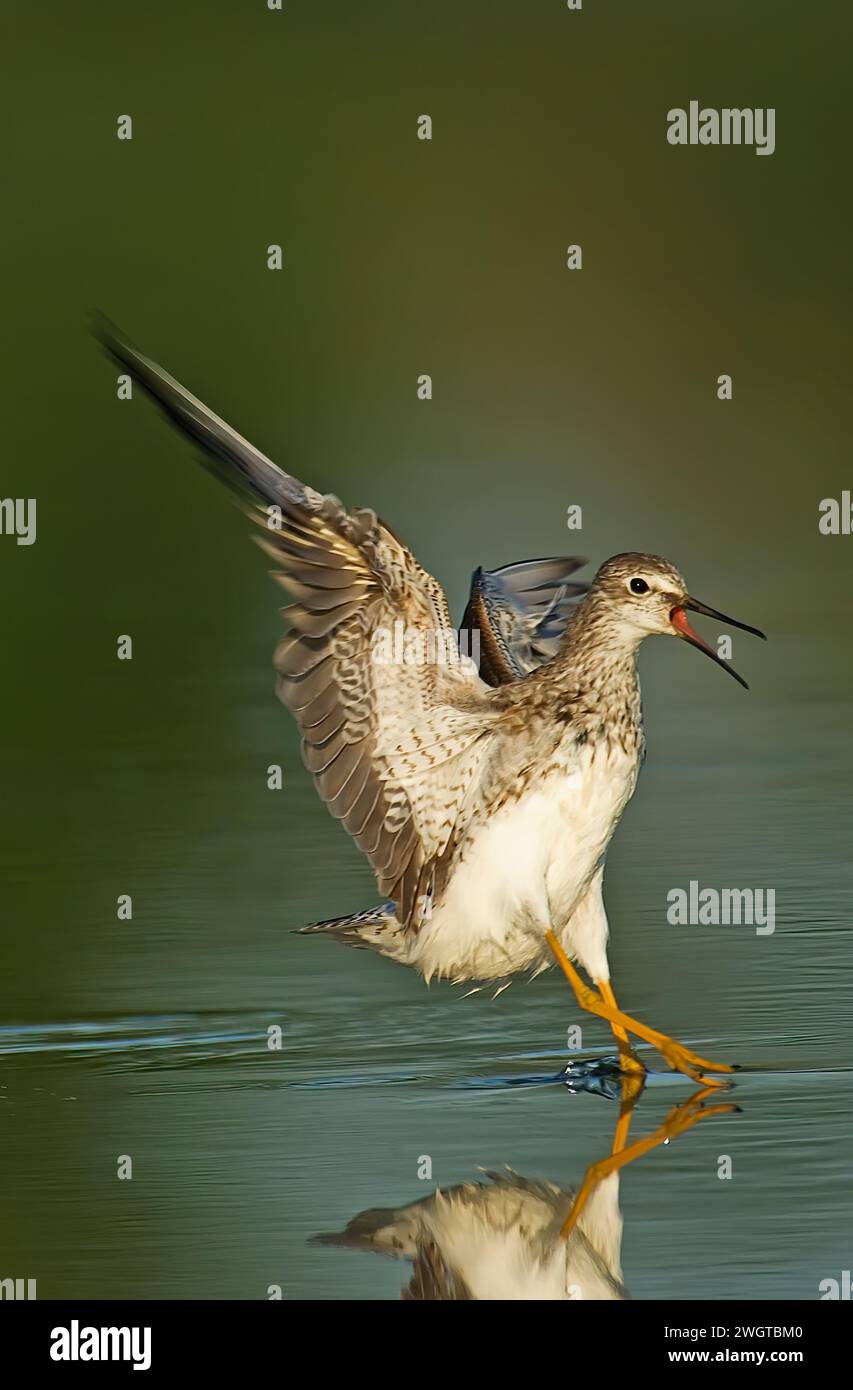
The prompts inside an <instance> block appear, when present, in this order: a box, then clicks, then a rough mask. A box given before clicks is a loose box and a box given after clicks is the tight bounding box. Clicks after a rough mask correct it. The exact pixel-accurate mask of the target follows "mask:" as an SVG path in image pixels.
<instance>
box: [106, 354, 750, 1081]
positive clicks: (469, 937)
mask: <svg viewBox="0 0 853 1390" xmlns="http://www.w3.org/2000/svg"><path fill="white" fill-rule="evenodd" d="M101 336H102V340H103V341H104V343H105V345H106V347H107V348H108V350H109V351H110V352H111V354H112V355H113V357H114V358H115V359H116V360H117V361H118V362H120V363H121V365H122V366H123V367H124V368H125V369H127V370H129V371H130V372H131V373H132V374H133V376H134V377H135V379H136V380H137V381H138V382H139V383H140V384H141V385H142V386H143V387H144V388H145V390H146V391H147V392H148V393H149V395H151V396H152V397H153V399H154V400H155V401H156V402H157V403H158V404H159V405H160V406H161V408H162V409H163V410H164V411H165V412H166V414H167V415H168V416H169V417H170V418H171V419H172V420H173V421H174V422H175V423H176V424H177V425H178V426H179V427H180V428H181V429H182V430H183V431H184V432H185V433H186V434H188V435H189V436H190V437H191V438H192V439H194V440H195V441H196V442H197V443H199V444H200V445H201V446H202V448H203V450H204V453H203V459H204V462H205V463H206V464H207V465H208V467H210V468H211V469H212V471H214V472H215V473H217V474H218V475H219V476H220V477H222V478H223V479H224V480H225V481H226V482H227V483H228V484H229V485H230V486H231V487H234V488H236V489H237V491H238V492H240V493H241V494H242V496H243V499H244V503H245V506H246V508H247V510H248V512H249V514H250V516H251V517H252V518H253V520H254V521H255V522H256V524H257V525H258V527H259V537H258V539H259V541H260V543H261V545H262V547H263V549H264V550H265V551H266V553H267V554H268V555H269V556H270V557H271V558H272V559H273V560H274V562H275V564H276V567H277V569H276V578H277V579H278V580H279V582H280V583H282V584H283V585H284V586H285V588H286V589H287V590H288V591H289V593H290V594H291V596H292V598H293V600H294V601H293V603H292V604H291V606H290V607H289V608H287V610H286V616H287V619H288V622H289V625H290V632H289V633H288V635H287V636H286V637H285V638H284V639H283V641H282V642H281V643H280V645H279V647H278V649H277V651H276V656H275V666H276V670H277V673H278V684H277V689H278V694H279V697H280V698H281V699H282V701H283V702H284V703H285V704H286V705H287V707H288V708H289V709H290V710H291V712H292V713H293V715H294V717H295V719H296V721H297V724H298V726H299V728H300V731H301V734H302V747H303V755H304V759H305V763H306V766H307V767H308V769H309V771H310V772H311V773H312V775H313V777H314V781H315V784H316V786H317V788H318V791H319V792H320V795H321V796H322V798H323V800H324V801H325V802H326V804H327V806H328V807H329V810H330V811H331V812H332V814H333V815H334V816H335V817H337V818H338V819H339V820H341V821H342V822H343V824H344V825H345V826H346V828H347V830H348V831H349V833H350V834H351V835H352V837H353V839H354V840H355V842H356V844H358V846H359V847H360V849H361V850H362V851H363V853H364V854H365V855H366V857H367V859H368V860H369V862H370V864H371V866H372V868H373V870H374V873H375V875H376V880H377V883H378V886H379V890H380V892H381V893H382V894H384V895H385V896H386V897H387V898H388V899H389V900H390V906H389V908H386V909H377V911H376V912H375V913H374V914H373V915H372V916H371V918H370V920H369V921H367V922H365V921H364V920H363V917H362V916H361V915H359V917H358V919H345V921H344V923H340V922H339V923H336V924H334V925H333V928H332V929H333V930H335V931H336V932H337V934H339V935H341V936H342V937H343V938H344V939H352V938H353V937H356V938H357V939H358V941H359V943H360V944H365V945H369V946H372V947H374V948H375V949H377V950H379V951H380V952H381V953H382V954H385V955H388V956H391V957H392V958H393V959H395V960H398V961H401V962H403V963H405V964H409V965H412V966H414V967H415V968H416V969H418V970H419V971H420V972H421V973H422V974H423V975H424V976H425V978H427V979H429V978H430V977H431V976H433V975H445V976H448V977H450V978H452V979H454V980H459V981H462V980H500V979H503V978H506V977H507V976H509V975H512V974H514V973H515V972H517V971H519V970H523V969H526V968H530V969H532V970H533V971H534V972H537V971H539V970H541V969H544V968H545V967H546V965H547V964H549V963H550V959H551V957H550V952H551V951H552V950H553V951H554V952H556V953H557V954H558V958H559V959H560V961H561V964H562V965H563V969H564V970H566V972H567V973H568V974H569V977H570V979H571V981H572V985H573V988H574V990H575V993H576V995H577V997H578V999H579V1001H580V1002H581V1004H582V1006H583V1007H584V1008H587V1009H590V1011H592V1012H595V1013H598V1014H599V1016H601V1017H602V1018H606V1019H607V1020H608V1021H609V1022H610V1023H611V1025H612V1026H613V1028H614V1032H615V1033H616V1036H617V1039H619V1041H620V1050H621V1051H622V1054H623V1060H624V1062H625V1064H626V1065H636V1062H635V1059H633V1056H632V1054H630V1049H628V1047H627V1038H626V1037H625V1033H626V1030H627V1031H631V1032H634V1033H638V1034H639V1036H641V1037H644V1038H646V1039H647V1040H649V1041H653V1042H654V1044H655V1046H658V1047H659V1048H660V1050H661V1051H662V1052H663V1053H664V1055H665V1056H666V1057H667V1059H668V1060H669V1061H670V1062H671V1063H672V1065H675V1066H680V1067H681V1069H682V1070H685V1071H687V1072H688V1074H691V1075H697V1076H698V1075H699V1071H698V1069H697V1063H701V1061H702V1059H697V1058H695V1054H690V1053H688V1052H687V1051H686V1050H685V1049H682V1048H680V1045H678V1044H675V1043H673V1042H672V1040H671V1039H668V1038H666V1037H665V1035H662V1034H657V1033H654V1032H653V1031H652V1030H650V1029H648V1028H645V1027H644V1025H638V1024H637V1021H636V1020H634V1019H631V1018H630V1017H629V1016H628V1015H625V1014H623V1013H622V1011H621V1010H619V1009H618V1007H617V1006H616V1004H615V1000H613V998H612V991H611V990H610V986H609V969H608V965H607V954H606V942H607V919H606V916H605V913H604V906H603V902H602V898H601V880H602V872H603V864H604V857H605V854H606V850H607V846H608V844H609V841H610V838H611V836H612V834H613V830H614V829H615V826H616V824H617V822H618V820H619V817H620V815H621V813H622V810H623V808H624V806H625V804H626V802H627V801H628V799H629V797H630V796H631V794H632V792H633V790H634V786H635V784H636V779H637V774H638V771H639V766H640V761H641V757H642V750H643V732H642V719H641V709H640V689H639V682H638V679H637V672H636V653H637V649H638V647H639V645H640V642H641V641H642V640H643V638H644V637H646V636H648V635H651V634H653V633H661V634H664V633H666V634H669V635H671V636H679V637H682V638H684V639H686V640H687V641H689V642H691V643H692V644H693V645H697V646H700V647H702V648H703V649H704V650H705V651H706V652H707V653H708V654H709V655H710V656H711V657H712V658H713V659H714V660H715V661H718V664H720V665H724V666H726V663H724V662H721V661H719V658H718V657H717V656H716V653H715V652H714V651H713V650H712V649H710V648H707V647H705V644H704V643H703V642H702V640H701V638H699V637H698V635H697V634H696V633H695V632H694V631H693V629H692V628H691V627H690V626H689V623H688V622H687V618H686V610H687V609H694V610H696V611H699V612H704V613H707V614H709V615H711V616H714V617H717V618H719V619H723V620H724V621H725V622H726V623H727V624H732V625H735V626H738V627H743V626H744V625H743V624H740V623H735V620H733V619H724V618H723V615H722V614H719V613H716V612H715V610H713V609H708V608H706V607H705V606H704V605H701V604H698V603H697V602H696V601H695V600H693V599H691V598H690V596H689V594H688V593H687V590H686V586H685V584H684V580H683V579H682V577H681V575H680V574H679V572H678V571H677V570H676V569H675V568H674V566H672V565H671V564H670V563H669V562H668V561H666V560H663V559H661V558H660V557H658V556H653V555H645V554H641V553H630V554H625V555H618V556H614V557H613V558H612V559H611V560H608V561H607V562H606V563H605V564H604V565H602V566H601V568H600V569H599V571H598V573H597V574H596V576H595V579H594V580H593V582H592V584H591V585H590V586H589V587H588V588H586V586H577V585H569V584H568V583H567V578H568V575H569V574H571V573H572V572H573V570H574V569H575V568H576V567H577V564H578V563H579V562H576V561H571V560H550V561H531V562H525V563H523V564H521V565H517V566H508V567H507V568H506V570H503V571H499V572H497V573H496V574H491V575H485V574H484V573H483V572H482V571H478V572H477V573H476V574H475V576H474V585H473V588H472V596H471V601H470V603H469V608H468V610H467V613H466V620H467V622H468V623H469V624H471V625H474V626H476V627H477V628H478V629H479V632H480V634H481V640H482V645H483V648H484V650H485V652H486V663H485V675H486V676H487V679H484V677H483V673H482V672H479V671H478V670H477V669H476V667H475V666H474V664H473V663H472V662H470V661H468V660H465V659H464V658H462V657H461V656H460V654H459V651H458V649H457V645H456V635H455V633H454V630H453V628H452V626H451V621H450V615H449V611H448V606H447V600H446V598H445V595H444V591H443V590H442V588H441V586H440V585H439V584H438V582H437V581H436V580H435V579H434V578H433V577H432V576H431V575H430V574H428V573H427V572H426V571H425V570H424V569H423V568H422V566H421V565H420V564H419V563H418V562H417V560H416V559H415V557H414V556H413V555H412V553H411V551H410V550H409V549H408V548H407V547H406V546H405V545H404V544H403V542H402V541H401V540H399V538H398V537H397V536H396V535H395V533H394V532H393V531H392V530H391V528H390V527H388V526H387V525H386V524H385V523H384V522H383V521H382V520H381V519H380V518H379V517H377V515H376V513H375V512H374V511H372V510H371V509H369V508H355V509H353V510H352V511H347V510H346V509H345V508H344V506H343V505H342V503H341V502H340V501H339V500H338V499H337V498H336V497H334V496H331V495H323V494H321V493H319V492H316V491H315V490H314V489H313V488H311V487H308V486H306V485H304V484H302V483H300V482H299V481H298V480H297V479H296V478H294V477H292V476H291V475H290V474H288V473H285V472H283V471H282V470H281V469H280V468H278V467H277V466H276V465H275V464H274V463H272V462H271V460H270V459H268V458H266V457H265V456H264V455H263V454H261V453H260V452H259V451H258V450H257V449H255V448H254V447H253V446H252V445H251V444H249V443H248V441H247V440H245V439H244V438H243V437H242V436H240V435H238V434H237V433H236V432H235V431H234V430H232V429H231V428H230V426H228V425H227V424H225V422H224V421H222V420H220V419H219V418H218V417H217V416H216V415H214V414H213V413H212V411H210V410H209V409H208V408H207V407H206V406H205V405H203V404H202V402H201V401H199V400H198V399H197V398H196V397H194V396H192V395H191V394H190V393H189V392H188V391H186V390H185V388H184V387H182V386H181V385H180V384H179V383H178V382H177V381H175V380H174V378H172V377H170V376H169V375H168V374H167V373H165V372H164V371H163V370H162V369H161V368H160V367H158V366H157V365H156V364H155V363H154V362H152V361H151V360H150V359H148V358H146V357H144V356H143V355H142V354H141V353H139V352H138V351H137V350H136V349H135V348H134V347H132V346H131V345H130V344H129V343H128V342H127V341H126V340H125V339H123V338H122V337H121V336H120V335H119V334H117V333H116V332H115V331H114V330H112V329H110V328H108V327H107V328H103V329H102V330H101ZM573 600H577V601H576V602H574V603H573V602H572V601H573ZM747 630H748V631H753V632H754V631H756V629H751V628H750V629H747ZM400 634H402V641H401V642H399V643H398V642H397V637H398V635H400ZM759 635H762V634H759ZM726 669H728V670H730V671H731V668H730V667H728V666H726ZM732 674H734V675H736V673H734V672H732ZM736 679H738V680H741V678H740V677H739V676H737V675H736ZM741 683H742V684H743V683H744V682H742V681H741ZM572 960H575V961H577V962H579V963H580V964H581V965H582V966H583V967H584V968H585V969H586V970H587V972H588V973H589V974H590V976H591V977H592V979H593V980H595V981H596V982H597V984H598V986H599V993H598V994H597V995H596V994H595V993H594V992H593V991H588V990H587V991H586V993H584V990H585V987H584V986H583V984H582V982H581V981H580V977H577V976H576V974H575V972H574V968H573V966H572V965H571V961H572ZM708 1065H711V1064H708Z"/></svg>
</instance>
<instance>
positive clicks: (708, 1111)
mask: <svg viewBox="0 0 853 1390" xmlns="http://www.w3.org/2000/svg"><path fill="white" fill-rule="evenodd" d="M713 1093H714V1087H713V1085H709V1086H706V1087H704V1089H703V1090H701V1091H696V1092H695V1094H694V1095H692V1096H691V1097H690V1098H689V1100H685V1101H682V1103H681V1105H676V1106H675V1107H674V1108H673V1109H672V1110H671V1111H670V1112H669V1114H668V1115H667V1117H666V1119H665V1120H664V1122H663V1124H662V1125H661V1126H660V1128H659V1129H656V1130H655V1131H654V1133H653V1134H649V1135H647V1136H646V1138H645V1139H637V1140H636V1141H635V1143H633V1144H632V1145H631V1146H630V1148H627V1149H626V1148H621V1149H618V1150H617V1149H616V1140H615V1139H614V1147H613V1152H612V1153H611V1155H610V1157H609V1158H603V1159H601V1160H600V1161H599V1162H598V1163H591V1164H590V1166H589V1167H588V1168H587V1170H586V1173H585V1174H584V1179H583V1182H582V1183H581V1185H580V1187H579V1188H578V1191H577V1195H576V1196H575V1199H574V1201H573V1202H572V1209H571V1211H570V1212H569V1214H568V1216H567V1217H566V1220H565V1222H564V1223H563V1228H562V1230H561V1231H560V1235H561V1236H562V1237H563V1239H564V1240H567V1239H568V1237H569V1236H570V1235H571V1233H572V1231H573V1230H574V1229H575V1226H576V1225H577V1223H578V1218H579V1216H580V1214H581V1212H582V1211H583V1209H584V1207H585V1206H586V1204H587V1202H588V1201H589V1198H590V1195H591V1194H592V1193H593V1192H594V1191H595V1189H596V1187H597V1186H598V1184H599V1183H600V1182H602V1181H603V1179H604V1178H606V1177H609V1175H610V1174H611V1173H616V1172H618V1171H619V1169H620V1168H624V1167H626V1166H627V1164H629V1163H633V1162H634V1160H635V1159H637V1158H641V1157H642V1155H643V1154H647V1153H648V1152H649V1151H650V1150H651V1149H656V1148H657V1147H658V1145H659V1144H663V1143H666V1142H667V1141H668V1140H670V1139H676V1138H677V1137H678V1135H679V1134H684V1133H685V1131H686V1130H688V1129H690V1128H691V1126H692V1125H695V1124H696V1123H697V1121H698V1120H706V1119H708V1117H709V1116H710V1115H725V1114H730V1113H731V1112H732V1111H735V1110H737V1108H738V1107H737V1106H736V1105H734V1104H732V1103H731V1102H726V1103H724V1104H722V1105H709V1106H706V1105H705V1104H704V1102H705V1100H706V1099H707V1097H708V1096H710V1095H713ZM632 1108H633V1107H632ZM621 1120H622V1117H621V1115H620V1123H621ZM629 1121H630V1110H629ZM617 1133H618V1126H617Z"/></svg>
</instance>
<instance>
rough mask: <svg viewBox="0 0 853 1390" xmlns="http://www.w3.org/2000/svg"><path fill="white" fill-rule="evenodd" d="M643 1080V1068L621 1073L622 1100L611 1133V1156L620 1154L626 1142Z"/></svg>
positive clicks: (644, 1076) (644, 1073)
mask: <svg viewBox="0 0 853 1390" xmlns="http://www.w3.org/2000/svg"><path fill="white" fill-rule="evenodd" d="M645 1078H646V1072H645V1068H643V1067H641V1068H640V1070H639V1071H632V1072H623V1073H622V1099H621V1101H620V1103H619V1119H618V1120H617V1121H616V1129H615V1130H614V1132H613V1143H612V1144H611V1146H610V1153H611V1156H612V1155H613V1154H621V1152H622V1150H623V1149H624V1147H625V1144H626V1143H627V1141H628V1130H629V1128H630V1125H631V1116H632V1115H633V1113H634V1106H635V1105H636V1103H637V1097H638V1096H639V1094H640V1092H641V1091H642V1089H643V1084H644V1082H645Z"/></svg>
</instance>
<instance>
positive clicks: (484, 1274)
mask: <svg viewBox="0 0 853 1390" xmlns="http://www.w3.org/2000/svg"><path fill="white" fill-rule="evenodd" d="M711 1094H713V1091H712V1088H711V1087H707V1088H706V1089H705V1090H703V1091H697V1092H696V1093H695V1094H694V1095H692V1096H690V1098H689V1099H688V1100H685V1101H683V1102H682V1103H681V1105H677V1106H674V1107H673V1109H672V1110H671V1111H670V1113H669V1115H668V1116H667V1118H666V1119H665V1120H664V1122H663V1124H662V1125H660V1126H659V1127H658V1128H657V1129H656V1130H655V1131H654V1132H653V1133H651V1134H649V1135H647V1136H646V1137H645V1138H644V1139H639V1140H637V1141H636V1142H635V1143H634V1144H631V1145H630V1146H628V1147H624V1146H622V1145H621V1144H620V1140H619V1128H620V1126H621V1125H622V1123H623V1119H622V1118H620V1121H619V1123H618V1124H617V1133H616V1135H615V1136H614V1140H613V1145H612V1148H611V1152H610V1155H609V1156H608V1157H607V1158H604V1159H600V1160H599V1161H598V1162H597V1163H592V1164H590V1166H589V1168H587V1170H586V1174H585V1175H584V1178H583V1181H582V1182H581V1184H580V1186H579V1187H578V1188H577V1189H576V1190H572V1189H569V1188H563V1187H559V1186H558V1185H557V1184H556V1183H553V1182H536V1181H531V1180H530V1179H529V1178H525V1177H522V1175H521V1174H520V1173H515V1172H513V1171H512V1169H511V1168H507V1169H505V1170H504V1171H503V1172H488V1171H486V1172H484V1174H483V1178H482V1179H481V1180H480V1181H479V1182H467V1183H462V1184H460V1185H459V1186H457V1187H451V1188H448V1189H447V1190H445V1191H442V1190H440V1189H439V1188H436V1189H435V1191H434V1192H432V1193H431V1194H430V1195H429V1196H427V1197H423V1198H421V1200H420V1201H417V1202H412V1203H411V1204H410V1205H409V1206H405V1207H396V1208H395V1207H384V1208H374V1209H373V1210H370V1211H363V1212H360V1213H359V1215H358V1216H356V1217H353V1219H352V1221H350V1222H349V1223H348V1224H347V1226H346V1228H345V1230H343V1231H340V1232H329V1233H324V1234H323V1235H320V1236H315V1237H314V1241H315V1242H316V1243H317V1244H320V1245H331V1246H337V1247H342V1248H345V1249H350V1250H370V1251H373V1252H374V1253H376V1254H378V1255H387V1256H391V1257H392V1258H395V1259H398V1260H409V1261H411V1263H412V1266H413V1268H412V1277H411V1280H410V1282H409V1284H408V1286H407V1287H406V1288H405V1289H404V1290H403V1292H402V1297H403V1298H404V1299H407V1300H431V1301H435V1300H442V1301H449V1300H461V1299H468V1300H471V1299H477V1300H494V1299H512V1300H522V1299H524V1300H531V1299H536V1300H548V1301H559V1300H575V1299H577V1300H583V1301H584V1302H589V1301H590V1300H593V1299H599V1300H601V1299H622V1298H629V1297H630V1295H629V1293H628V1291H627V1290H626V1288H625V1283H624V1280H623V1276H622V1212H621V1209H620V1205H619V1182H620V1179H619V1174H620V1171H621V1169H623V1168H625V1167H627V1166H628V1164H630V1163H633V1162H635V1160H636V1159H638V1158H641V1157H642V1156H643V1155H644V1154H647V1153H649V1152H650V1151H651V1150H652V1149H656V1148H657V1147H658V1146H659V1145H660V1144H668V1143H669V1142H670V1140H672V1139H676V1138H677V1137H678V1136H679V1135H681V1134H684V1133H686V1131H687V1130H688V1129H690V1128H692V1126H693V1125H694V1124H696V1123H697V1121H699V1120H703V1119H707V1118H709V1117H710V1116H712V1115H720V1114H726V1113H731V1112H733V1111H736V1110H737V1109H738V1107H737V1106H735V1105H732V1104H731V1103H725V1104H722V1105H710V1106H709V1105H706V1104H705V1101H706V1099H707V1097H708V1096H709V1095H711ZM636 1098H637V1090H636V1088H635V1089H634V1091H633V1093H632V1095H631V1097H630V1099H628V1100H627V1101H626V1102H624V1103H623V1107H622V1114H623V1117H624V1115H625V1114H626V1112H627V1114H628V1115H630V1110H631V1108H632V1107H633V1105H634V1103H635V1101H636Z"/></svg>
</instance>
